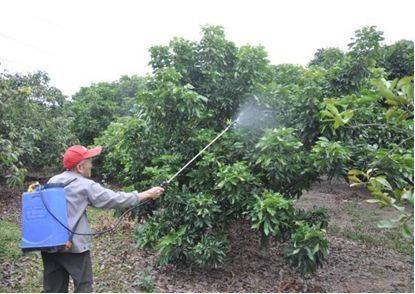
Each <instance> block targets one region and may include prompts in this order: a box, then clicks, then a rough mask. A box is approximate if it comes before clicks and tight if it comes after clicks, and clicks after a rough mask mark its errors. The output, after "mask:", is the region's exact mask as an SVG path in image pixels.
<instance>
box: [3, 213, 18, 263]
mask: <svg viewBox="0 0 415 294" xmlns="http://www.w3.org/2000/svg"><path fill="white" fill-rule="evenodd" d="M20 238H21V233H20V227H19V226H17V225H16V224H14V223H11V222H8V221H4V220H0V261H1V262H4V261H14V260H17V259H18V258H19V257H21V256H22V251H21V250H20Z"/></svg>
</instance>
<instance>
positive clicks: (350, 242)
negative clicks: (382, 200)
mask: <svg viewBox="0 0 415 294" xmlns="http://www.w3.org/2000/svg"><path fill="white" fill-rule="evenodd" d="M20 196H21V191H19V190H17V189H7V188H5V187H0V207H1V208H0V261H1V266H0V292H40V291H41V290H42V264H41V259H40V255H39V253H30V254H25V255H22V254H21V253H20V249H19V242H20V225H19V222H20ZM369 198H370V196H369V193H367V192H366V191H364V190H356V189H352V188H349V187H348V185H347V184H345V183H344V184H331V183H329V182H327V181H324V180H323V181H322V182H320V183H316V184H314V185H313V187H312V189H311V190H309V191H307V192H305V193H304V195H303V196H302V197H301V198H300V199H299V200H298V201H297V204H296V206H297V207H298V208H304V209H310V208H312V207H313V206H314V205H317V206H322V207H326V208H328V210H329V214H330V224H329V227H328V236H329V237H328V238H329V241H330V253H329V256H328V258H327V260H326V262H325V264H324V266H323V267H322V268H320V269H319V270H318V271H317V272H316V273H315V274H314V275H312V276H310V277H305V278H304V277H301V276H300V275H299V274H298V273H296V272H295V271H294V270H292V269H291V268H290V267H289V266H288V265H287V264H286V262H285V261H284V259H283V252H282V247H283V244H281V243H278V242H273V243H272V247H271V250H270V252H269V254H268V255H266V256H265V255H262V254H261V253H260V251H259V250H258V248H259V234H258V233H257V234H255V233H254V232H252V231H251V229H250V225H249V223H248V222H246V221H239V222H237V223H234V224H233V226H232V227H231V228H230V230H231V234H230V237H231V240H230V242H231V247H230V251H229V252H228V257H227V261H226V263H225V264H223V265H222V266H221V267H219V268H216V269H215V268H210V269H207V268H198V267H183V266H172V265H169V266H163V267H156V266H155V261H156V258H157V253H156V252H152V251H143V250H140V249H138V248H137V246H136V242H135V239H134V226H135V225H134V222H133V221H128V220H125V221H124V222H123V225H122V226H121V227H120V229H119V230H117V231H116V232H115V233H114V234H110V235H105V236H103V237H100V238H97V239H95V240H94V249H93V251H92V253H93V255H92V256H93V272H94V277H95V281H94V290H95V291H96V292H143V291H155V292H413V289H414V263H413V260H414V256H413V243H411V242H408V241H407V240H405V239H404V238H403V237H402V236H401V235H400V233H399V231H398V230H380V229H378V228H377V227H376V223H377V222H378V221H379V220H381V219H385V218H391V217H394V216H395V215H394V214H393V213H394V212H393V211H392V210H388V209H384V210H383V209H379V208H378V207H377V206H376V205H373V204H368V203H366V202H365V200H366V199H369ZM88 216H89V219H90V221H91V223H92V226H93V228H94V229H95V230H102V229H105V228H108V227H110V226H111V225H112V224H114V222H115V218H114V217H113V213H112V212H111V211H106V210H98V209H90V210H89V212H88Z"/></svg>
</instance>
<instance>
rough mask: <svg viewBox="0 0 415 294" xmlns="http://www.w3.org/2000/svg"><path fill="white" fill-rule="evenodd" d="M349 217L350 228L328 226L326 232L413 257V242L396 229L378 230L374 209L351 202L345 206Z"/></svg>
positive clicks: (376, 213)
mask: <svg viewBox="0 0 415 294" xmlns="http://www.w3.org/2000/svg"><path fill="white" fill-rule="evenodd" d="M345 210H346V212H347V214H348V215H349V216H350V220H351V225H352V226H351V227H340V226H337V225H335V224H330V225H329V228H328V231H329V233H330V234H333V235H341V236H343V237H346V238H348V239H351V240H356V241H362V242H365V243H367V244H369V245H373V246H382V247H384V248H387V249H392V250H395V251H398V252H400V253H404V254H408V255H410V256H412V257H413V256H414V251H413V249H414V244H413V241H411V240H408V239H406V238H405V237H404V236H403V235H402V234H401V232H400V230H399V229H398V228H395V229H379V228H378V227H377V226H376V224H377V223H378V222H379V221H380V220H382V216H381V214H379V211H378V210H376V209H367V207H366V206H363V205H359V203H358V202H356V201H353V202H349V203H347V204H346V205H345Z"/></svg>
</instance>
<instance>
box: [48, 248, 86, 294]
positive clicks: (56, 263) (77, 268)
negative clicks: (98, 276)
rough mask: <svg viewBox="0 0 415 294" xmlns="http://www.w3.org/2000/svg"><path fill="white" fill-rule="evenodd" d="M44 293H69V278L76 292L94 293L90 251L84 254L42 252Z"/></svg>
mask: <svg viewBox="0 0 415 294" xmlns="http://www.w3.org/2000/svg"><path fill="white" fill-rule="evenodd" d="M42 260H43V290H44V292H55V293H64V292H66V293H67V292H68V286H69V276H71V277H72V279H73V281H74V290H75V292H76V293H78V292H83V293H85V292H92V262H91V255H90V252H89V251H86V252H82V253H62V252H57V253H47V252H42Z"/></svg>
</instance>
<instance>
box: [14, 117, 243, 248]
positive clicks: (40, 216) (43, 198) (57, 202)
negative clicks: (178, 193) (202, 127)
mask: <svg viewBox="0 0 415 294" xmlns="http://www.w3.org/2000/svg"><path fill="white" fill-rule="evenodd" d="M236 122H237V121H234V122H232V123H231V124H230V125H229V126H228V127H227V128H226V129H224V130H223V131H222V132H221V133H220V134H219V135H218V136H216V138H215V139H213V140H212V141H211V142H210V143H209V144H208V145H206V147H205V148H203V149H202V150H201V151H200V152H199V153H198V154H196V156H194V157H193V158H192V159H191V160H190V161H189V162H188V163H186V164H185V165H184V166H183V167H182V168H181V169H180V170H179V171H178V172H177V173H176V174H174V175H173V176H172V177H171V178H170V179H169V180H167V181H164V182H162V183H161V184H160V186H161V187H163V188H164V187H166V186H167V185H168V184H169V183H170V182H171V181H172V180H173V179H174V178H175V177H177V176H178V175H179V174H180V173H181V172H182V171H183V170H184V169H185V168H186V167H187V166H189V165H190V164H191V163H192V162H193V161H194V160H195V159H196V158H197V157H199V156H200V155H201V154H202V152H203V151H205V150H206V149H207V148H208V147H209V146H210V145H212V144H213V143H214V142H215V141H216V140H217V139H219V137H221V136H222V135H223V134H224V133H225V132H226V131H227V130H229V128H231V127H232V126H233V125H234V124H235V123H236ZM74 180H75V179H74ZM74 180H71V181H69V182H68V183H59V184H46V185H44V186H40V185H38V186H37V187H35V188H33V189H31V190H32V191H29V192H25V193H23V196H22V215H21V225H22V240H21V249H22V251H23V252H27V251H33V250H61V249H71V247H72V239H73V236H74V235H88V236H100V235H102V234H105V233H108V232H110V231H113V230H115V229H116V228H117V227H118V225H119V224H120V222H121V220H122V219H123V217H124V216H125V215H126V214H127V213H128V212H130V211H131V210H133V209H135V208H137V207H139V206H141V205H144V204H147V203H148V202H150V201H152V200H146V201H143V202H140V203H139V204H137V205H135V206H133V207H131V208H129V209H128V210H126V211H125V212H124V213H123V214H122V215H121V217H120V218H119V220H118V222H117V223H116V224H115V225H114V226H113V227H112V228H109V229H107V230H104V231H101V232H96V233H92V234H86V233H77V232H76V227H77V225H78V223H79V220H78V221H77V222H76V223H75V225H74V227H73V228H72V229H70V228H69V227H68V216H67V203H66V194H65V189H64V188H65V187H66V186H68V185H69V184H70V183H71V182H73V181H74Z"/></svg>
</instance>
